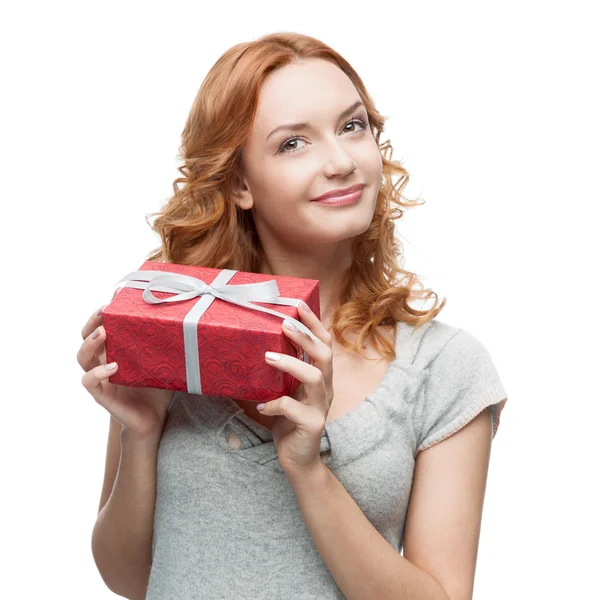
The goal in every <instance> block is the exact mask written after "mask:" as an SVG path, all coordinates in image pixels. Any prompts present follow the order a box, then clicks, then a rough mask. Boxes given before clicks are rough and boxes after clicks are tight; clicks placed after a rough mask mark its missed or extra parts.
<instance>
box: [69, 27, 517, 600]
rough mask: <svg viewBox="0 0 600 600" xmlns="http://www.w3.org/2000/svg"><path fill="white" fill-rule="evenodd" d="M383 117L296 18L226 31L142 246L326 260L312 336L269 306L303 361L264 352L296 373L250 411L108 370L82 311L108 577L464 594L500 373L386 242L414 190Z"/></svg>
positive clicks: (319, 273)
mask: <svg viewBox="0 0 600 600" xmlns="http://www.w3.org/2000/svg"><path fill="white" fill-rule="evenodd" d="M383 124H384V118H383V117H382V116H381V115H380V114H379V113H378V112H377V110H376V108H375V105H374V103H373V101H372V99H371V98H370V97H369V95H368V93H367V91H366V90H365V87H364V85H363V82H362V81H361V79H360V77H359V76H358V75H357V74H356V72H355V71H354V70H353V69H352V67H351V66H350V65H349V64H348V63H347V62H346V61H345V60H344V59H343V58H342V57H341V56H340V55H339V54H338V53H337V52H335V51H334V50H332V49H331V48H330V47H328V46H326V45H325V44H323V43H322V42H320V41H318V40H316V39H314V38H311V37H308V36H304V35H299V34H293V33H279V34H272V35H268V36H265V37H263V38H261V39H259V40H257V41H253V42H250V43H244V44H239V45H236V46H234V47H233V48H231V49H230V50H228V51H227V52H226V53H225V54H224V55H223V56H221V58H219V60H218V61H217V62H216V64H215V65H214V66H213V68H212V69H211V70H210V72H209V73H208V75H207V77H206V79H205V80H204V82H203V83H202V86H201V87H200V90H199V92H198V95H197V97H196V100H195V102H194V104H193V107H192V110H191V113H190V115H189V118H188V120H187V123H186V125H185V129H184V131H183V138H182V146H181V158H182V160H183V163H184V164H183V166H182V167H180V172H181V173H182V177H181V178H179V179H177V180H176V181H175V183H174V195H173V197H172V198H171V199H170V200H169V202H168V203H167V205H166V206H165V207H164V210H163V211H162V212H161V213H159V215H160V216H159V218H158V219H157V221H156V223H155V224H154V226H153V228H154V230H155V231H157V232H158V233H159V234H160V236H161V239H162V246H161V248H159V249H158V251H156V252H155V253H153V254H151V255H150V256H149V257H148V258H149V259H150V260H161V261H165V262H167V263H179V264H190V265H202V266H209V267H214V268H228V269H237V270H241V271H251V272H257V273H267V274H274V275H286V276H292V277H306V278H310V279H318V280H319V286H320V307H321V313H320V318H318V317H317V315H315V314H313V313H311V312H310V311H304V310H300V319H301V321H302V322H303V323H304V324H305V325H306V326H307V327H308V328H309V329H310V330H311V331H312V332H313V333H314V334H315V336H316V337H317V338H318V341H317V342H316V341H314V340H312V339H310V338H309V337H308V336H306V335H305V334H303V333H302V332H298V331H295V332H294V331H289V330H287V329H286V328H284V327H282V331H283V332H284V334H285V335H287V336H289V337H290V339H292V340H294V341H295V342H297V343H298V344H300V345H301V346H302V347H303V348H304V349H305V350H306V351H307V352H308V353H309V355H310V357H311V363H310V364H309V363H305V362H303V361H301V360H299V359H296V358H293V357H290V356H280V357H279V359H277V360H275V359H273V358H268V357H265V360H267V362H268V364H270V365H272V367H273V368H275V369H282V370H284V371H286V372H288V373H291V374H292V375H294V376H295V377H296V378H297V379H298V380H300V382H301V385H300V387H299V388H298V392H297V393H296V394H295V396H294V397H293V398H291V397H287V396H284V397H281V398H278V399H275V400H273V401H271V402H268V403H266V406H264V409H263V410H259V407H258V406H257V405H256V403H254V402H251V401H241V400H237V399H232V398H225V397H207V396H203V395H202V396H198V395H192V394H185V393H180V392H176V393H172V392H167V391H165V390H155V389H149V388H145V389H133V388H127V387H124V386H116V385H113V384H110V383H109V382H108V381H107V379H108V377H109V376H110V375H111V373H115V372H116V369H118V365H116V367H113V369H112V370H107V368H106V365H105V362H106V361H105V353H104V340H105V331H104V329H103V327H102V324H101V317H100V316H99V315H97V314H95V315H94V316H92V317H91V318H90V320H89V322H88V323H87V324H86V326H85V327H84V329H83V331H82V335H83V338H84V342H83V345H82V346H81V349H80V351H79V353H78V360H79V362H80V364H81V366H82V367H83V369H84V370H85V371H86V373H85V375H84V376H83V380H82V382H83V385H84V386H85V387H86V389H87V390H88V391H89V392H90V393H91V394H92V396H93V397H94V398H95V399H96V401H97V402H99V403H100V404H101V405H102V406H104V407H105V408H106V409H107V410H108V411H109V412H110V414H111V426H110V431H109V439H108V451H107V460H106V472H105V479H104V487H103V490H102V497H101V501H100V510H99V515H98V519H97V522H96V525H95V527H94V533H93V539H92V549H93V555H94V558H95V560H96V564H97V565H98V569H99V571H100V573H101V575H102V577H103V579H104V581H105V582H106V584H107V586H108V587H109V588H110V589H111V590H113V591H114V592H116V593H117V594H120V595H122V596H125V597H127V598H149V599H152V600H154V599H157V600H158V599H162V600H165V599H167V598H168V599H169V600H179V599H181V600H184V599H185V600H189V599H191V598H291V597H293V598H298V599H301V598H319V599H321V600H323V599H325V598H344V597H345V598H352V599H356V600H365V599H367V598H376V599H383V598H397V599H400V598H411V599H423V600H425V599H428V600H433V599H440V600H442V599H448V598H451V599H452V600H458V599H461V600H463V599H467V598H471V596H472V590H473V581H474V573H475V563H476V556H477V548H478V540H479V531H480V524H481V517H482V508H483V501H484V492H485V486H486V478H487V470H488V464H489V457H490V449H491V440H492V439H493V436H494V435H495V433H496V430H497V428H498V425H499V422H500V413H501V410H502V409H503V407H504V404H505V403H506V392H505V390H504V388H503V386H502V383H501V382H500V379H499V377H498V373H497V372H496V369H495V367H494V364H493V362H492V360H491V357H490V355H489V353H488V352H487V350H486V349H485V347H484V346H483V345H482V344H481V342H479V340H478V339H477V338H476V337H474V336H473V335H471V334H470V333H468V332H467V331H465V330H463V329H459V328H456V327H454V326H451V325H449V324H446V323H443V322H441V321H439V320H436V319H435V317H436V316H437V314H438V313H439V312H440V310H441V309H442V308H443V306H444V304H445V300H444V301H443V302H442V303H441V305H440V306H437V307H434V308H431V309H430V310H416V309H415V308H412V307H411V306H410V304H409V303H410V302H411V301H414V300H418V299H428V298H430V297H431V295H432V294H433V295H435V294H434V292H432V291H431V290H423V289H422V285H421V284H420V283H419V282H418V279H417V277H416V276H415V275H414V274H413V273H411V272H409V271H405V270H404V269H402V268H401V266H400V265H399V264H398V263H397V260H398V257H399V253H400V248H399V244H398V242H397V241H396V238H395V237H394V223H393V220H394V219H398V218H399V217H401V216H402V214H403V211H402V209H401V208H392V204H396V205H397V206H398V207H404V208H409V207H412V206H414V203H410V202H404V201H403V198H402V196H401V191H402V189H403V187H404V186H405V185H406V183H407V182H408V174H407V172H406V171H405V169H404V168H403V167H402V166H401V165H400V164H399V163H397V162H393V161H391V156H386V151H388V150H389V151H391V146H390V145H389V144H380V143H379V137H380V133H381V132H382V131H383ZM393 175H400V176H401V181H402V185H401V186H400V187H399V188H397V187H396V185H394V184H393V183H392V181H391V178H392V176H393ZM324 197H325V198H327V199H326V200H322V199H323V198H324ZM435 296H436V298H437V295H435ZM276 358H277V357H276Z"/></svg>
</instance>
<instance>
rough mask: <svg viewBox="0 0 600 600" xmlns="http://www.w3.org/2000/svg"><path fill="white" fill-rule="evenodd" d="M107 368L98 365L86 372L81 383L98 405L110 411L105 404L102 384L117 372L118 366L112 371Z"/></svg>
mask: <svg viewBox="0 0 600 600" xmlns="http://www.w3.org/2000/svg"><path fill="white" fill-rule="evenodd" d="M111 364H116V363H111ZM107 366H108V365H98V366H97V367H94V368H93V369H90V370H89V371H86V372H85V373H84V374H83V377H82V378H81V383H82V385H83V387H84V388H85V389H86V390H87V391H88V392H89V393H90V394H91V395H92V396H93V398H94V400H96V402H98V404H100V405H102V406H104V408H106V409H107V410H109V411H110V406H109V404H110V403H109V402H107V400H106V398H105V397H104V394H103V383H104V382H105V381H106V380H107V379H108V378H109V377H110V376H111V375H114V374H115V373H116V372H117V371H118V369H119V365H116V366H115V367H114V368H112V369H107V368H106V367H107Z"/></svg>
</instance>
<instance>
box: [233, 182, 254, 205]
mask: <svg viewBox="0 0 600 600" xmlns="http://www.w3.org/2000/svg"><path fill="white" fill-rule="evenodd" d="M231 195H232V197H233V201H234V202H235V203H236V205H237V206H239V207H240V208H241V209H242V210H250V209H251V208H252V206H253V205H254V200H253V198H252V193H251V192H250V188H249V187H248V184H247V183H246V180H245V179H244V177H243V176H242V175H241V174H240V173H236V174H235V175H234V176H233V179H232V182H231Z"/></svg>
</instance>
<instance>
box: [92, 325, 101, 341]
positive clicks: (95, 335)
mask: <svg viewBox="0 0 600 600" xmlns="http://www.w3.org/2000/svg"><path fill="white" fill-rule="evenodd" d="M99 335H100V328H98V329H96V331H94V333H92V339H93V340H95V339H96V338H97V337H98V336H99Z"/></svg>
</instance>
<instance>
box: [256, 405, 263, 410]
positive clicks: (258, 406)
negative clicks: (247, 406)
mask: <svg viewBox="0 0 600 600" xmlns="http://www.w3.org/2000/svg"><path fill="white" fill-rule="evenodd" d="M264 409H265V405H264V404H259V405H257V407H256V410H264Z"/></svg>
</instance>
